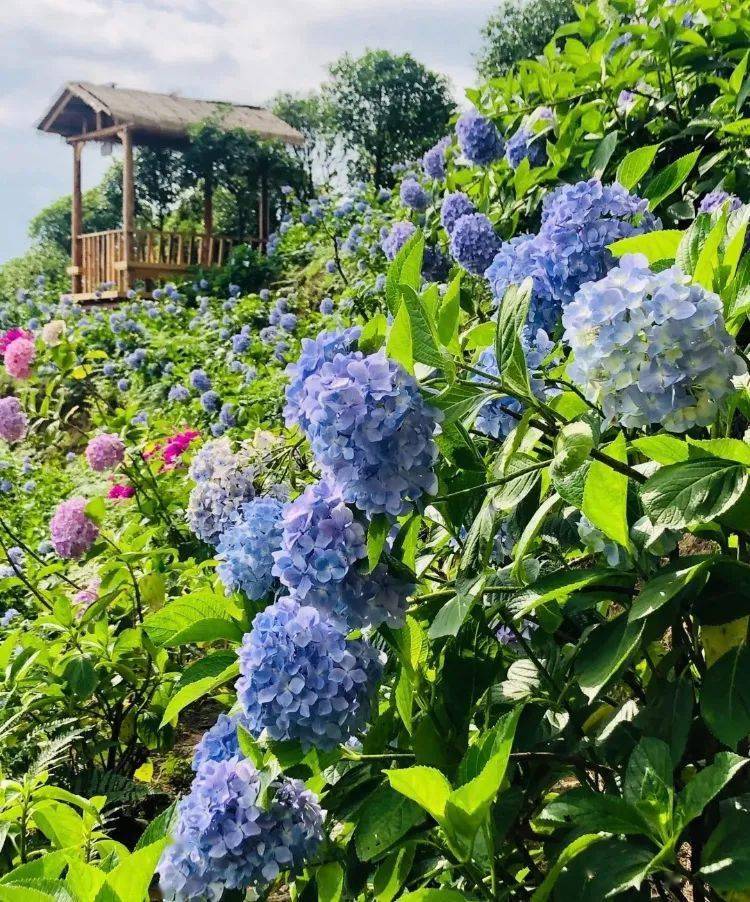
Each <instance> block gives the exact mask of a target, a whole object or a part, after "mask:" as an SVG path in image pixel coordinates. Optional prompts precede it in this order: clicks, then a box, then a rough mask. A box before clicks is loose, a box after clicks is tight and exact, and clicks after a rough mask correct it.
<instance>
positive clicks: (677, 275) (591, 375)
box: [563, 254, 746, 432]
mask: <svg viewBox="0 0 750 902" xmlns="http://www.w3.org/2000/svg"><path fill="white" fill-rule="evenodd" d="M722 309H723V308H722V304H721V300H720V299H719V298H718V297H717V295H715V294H713V293H712V292H709V291H706V290H705V289H704V288H702V287H701V286H700V285H696V284H692V283H691V281H690V278H689V277H688V276H686V275H685V273H683V272H682V271H681V270H680V269H679V268H678V267H676V266H674V267H672V268H671V269H668V270H665V271H663V272H660V273H655V272H652V271H651V270H650V269H649V267H648V261H647V259H646V257H644V256H643V255H641V254H628V255H625V256H624V257H623V258H622V259H621V260H620V265H619V266H618V267H616V268H615V269H613V270H611V271H610V272H609V274H608V275H607V276H605V278H603V279H601V280H600V281H598V282H588V283H586V284H585V285H583V286H582V287H581V289H580V291H579V292H578V293H577V294H576V296H575V299H574V300H573V301H572V303H570V304H569V305H568V306H567V307H566V308H565V310H564V312H563V326H564V327H565V334H564V339H565V341H567V342H568V344H569V345H570V348H571V351H572V352H573V355H574V360H573V362H572V363H571V364H570V366H569V367H568V375H569V376H570V378H571V379H573V380H574V381H575V382H577V383H578V384H579V385H580V386H581V387H582V388H583V391H584V393H585V394H586V397H587V398H588V399H589V400H590V401H594V402H596V403H598V404H600V405H601V406H602V408H603V409H604V413H605V415H606V416H607V417H608V418H609V419H610V420H614V421H617V422H619V423H621V424H622V425H623V426H625V427H627V428H633V427H638V428H645V427H646V426H650V425H652V424H660V425H662V426H663V427H664V428H665V429H668V430H669V431H670V432H684V431H685V430H687V429H690V428H691V427H692V426H695V425H700V426H707V425H710V424H711V423H712V422H713V421H714V419H715V417H716V415H717V412H718V410H719V407H720V405H721V402H722V401H723V400H724V398H725V397H726V396H727V395H728V394H729V392H730V391H732V377H733V376H737V375H740V374H742V373H744V372H746V368H745V365H744V363H743V362H742V360H741V359H740V358H739V357H738V356H737V354H736V352H735V343H734V341H733V339H732V338H731V336H730V335H729V334H728V333H727V331H726V328H725V327H724V319H723V312H722Z"/></svg>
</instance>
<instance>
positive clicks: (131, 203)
mask: <svg viewBox="0 0 750 902" xmlns="http://www.w3.org/2000/svg"><path fill="white" fill-rule="evenodd" d="M120 140H121V141H122V149H123V160H122V232H123V256H124V258H125V259H124V261H123V262H124V263H125V266H124V268H123V270H122V275H121V279H122V284H121V285H120V289H121V290H122V291H123V292H125V291H127V290H128V289H129V288H130V271H129V270H128V265H129V264H130V262H131V260H132V252H133V230H134V229H135V188H134V186H133V136H132V134H131V132H130V129H128V128H124V129H123V130H122V131H121V132H120Z"/></svg>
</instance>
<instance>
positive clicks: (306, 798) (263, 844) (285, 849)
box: [157, 755, 324, 902]
mask: <svg viewBox="0 0 750 902" xmlns="http://www.w3.org/2000/svg"><path fill="white" fill-rule="evenodd" d="M261 788H262V787H261V778H260V774H259V772H258V771H257V769H256V768H255V766H254V765H253V764H252V763H251V762H250V761H248V760H247V759H246V758H241V757H240V756H239V755H235V756H233V757H231V758H227V759H225V760H221V761H212V760H207V761H205V762H204V763H203V764H202V765H201V766H200V767H199V769H198V771H197V773H196V775H195V779H194V780H193V784H192V787H191V789H190V793H189V794H188V795H187V796H186V797H185V798H184V799H183V800H182V801H181V802H180V803H179V805H178V808H177V826H176V828H175V830H174V833H173V836H172V840H173V841H172V844H171V845H169V846H167V848H166V849H165V850H164V853H163V855H162V858H161V861H160V862H159V865H158V868H157V870H158V872H159V875H160V878H161V879H160V885H161V889H162V893H163V894H164V898H165V899H166V900H174V902H188V900H195V899H203V900H207V902H218V900H219V899H221V897H222V896H223V895H224V892H225V891H226V890H233V889H236V890H243V891H244V890H246V889H247V888H249V887H251V886H253V887H262V886H264V885H266V884H268V883H270V882H271V881H272V880H275V879H276V877H277V876H278V875H279V874H280V873H281V871H282V870H297V869H299V868H300V867H302V866H303V864H304V862H305V861H307V860H308V859H309V858H311V857H312V856H313V855H314V854H315V852H316V851H317V848H318V845H319V843H320V840H321V839H322V835H323V830H322V825H323V816H324V812H323V811H322V810H321V808H320V805H319V804H318V800H317V798H316V796H315V795H314V794H313V793H311V792H310V791H309V790H307V789H305V786H304V784H303V783H302V782H301V781H299V780H292V779H289V778H287V777H282V778H281V779H280V780H278V781H275V782H274V783H273V784H271V802H270V804H269V805H268V807H267V808H264V807H262V805H261V799H260V795H261Z"/></svg>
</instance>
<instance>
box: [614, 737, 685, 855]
mask: <svg viewBox="0 0 750 902" xmlns="http://www.w3.org/2000/svg"><path fill="white" fill-rule="evenodd" d="M622 795H623V798H624V799H625V801H626V802H627V803H628V804H629V805H632V806H633V807H634V808H637V809H638V810H639V811H640V812H641V814H642V815H643V817H644V818H645V819H647V820H648V821H649V823H650V824H651V825H652V827H653V829H654V833H655V835H656V836H657V837H658V838H659V839H660V840H661V842H667V841H668V839H669V836H670V833H671V827H672V804H673V801H674V781H673V779H672V755H671V752H670V748H669V746H668V745H667V743H666V742H663V741H662V740H661V739H656V738H655V737H653V736H645V737H644V738H643V739H641V740H640V742H639V743H638V745H637V746H636V747H635V749H633V752H632V753H631V755H630V758H629V759H628V767H627V770H626V772H625V782H624V785H623V793H622Z"/></svg>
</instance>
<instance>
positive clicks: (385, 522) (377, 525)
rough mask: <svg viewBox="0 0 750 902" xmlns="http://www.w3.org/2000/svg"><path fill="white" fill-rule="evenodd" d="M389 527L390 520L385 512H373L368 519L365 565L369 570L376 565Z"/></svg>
mask: <svg viewBox="0 0 750 902" xmlns="http://www.w3.org/2000/svg"><path fill="white" fill-rule="evenodd" d="M390 529H391V520H390V518H389V517H388V515H387V514H375V516H374V517H373V518H372V520H371V521H370V526H369V527H368V529H367V565H368V568H369V570H370V572H372V571H373V570H374V569H375V568H376V567H377V565H378V561H379V560H380V555H381V554H382V553H383V548H384V547H385V540H386V539H387V538H388V533H389V532H390Z"/></svg>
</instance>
